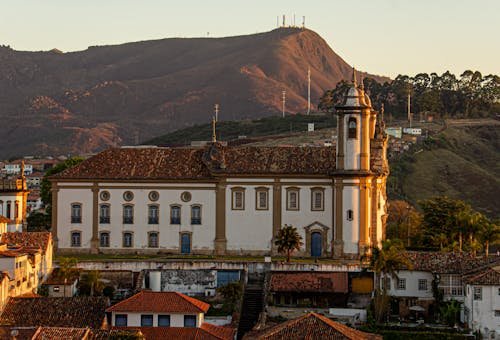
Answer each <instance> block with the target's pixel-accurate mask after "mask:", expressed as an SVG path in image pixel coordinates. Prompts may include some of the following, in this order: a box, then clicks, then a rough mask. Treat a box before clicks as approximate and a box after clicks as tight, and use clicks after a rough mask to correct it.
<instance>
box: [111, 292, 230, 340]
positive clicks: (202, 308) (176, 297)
mask: <svg viewBox="0 0 500 340" xmlns="http://www.w3.org/2000/svg"><path fill="white" fill-rule="evenodd" d="M209 308H210V305H209V304H207V303H205V302H203V301H200V300H197V299H194V298H192V297H189V296H187V295H184V294H181V293H176V292H152V291H147V290H144V291H141V292H139V293H137V294H135V295H134V296H131V297H129V298H128V299H126V300H123V301H121V302H118V303H117V304H116V305H114V306H111V307H109V308H108V309H107V310H106V313H107V315H108V320H109V324H110V325H111V326H112V327H114V328H116V329H140V331H141V333H143V334H144V335H145V336H146V339H148V338H151V339H177V338H182V339H233V338H234V335H235V331H234V330H233V329H230V328H226V327H220V326H215V325H210V324H207V323H205V322H203V321H204V315H205V313H206V312H207V311H208V309H209ZM207 334H208V335H207Z"/></svg>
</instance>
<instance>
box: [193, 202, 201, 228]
mask: <svg viewBox="0 0 500 340" xmlns="http://www.w3.org/2000/svg"><path fill="white" fill-rule="evenodd" d="M191 224H201V206H199V205H193V206H192V207H191Z"/></svg>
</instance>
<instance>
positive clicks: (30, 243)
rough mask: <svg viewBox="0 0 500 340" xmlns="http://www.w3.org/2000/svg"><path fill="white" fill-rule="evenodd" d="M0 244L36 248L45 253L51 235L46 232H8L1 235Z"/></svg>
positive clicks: (50, 241) (50, 242) (50, 240)
mask: <svg viewBox="0 0 500 340" xmlns="http://www.w3.org/2000/svg"><path fill="white" fill-rule="evenodd" d="M1 242H2V243H7V244H9V245H14V244H17V245H21V246H23V247H37V248H41V249H42V251H43V253H46V252H47V248H48V247H49V245H50V244H52V234H51V233H50V232H48V231H33V232H22V233H20V232H9V233H4V234H3V235H2V238H1Z"/></svg>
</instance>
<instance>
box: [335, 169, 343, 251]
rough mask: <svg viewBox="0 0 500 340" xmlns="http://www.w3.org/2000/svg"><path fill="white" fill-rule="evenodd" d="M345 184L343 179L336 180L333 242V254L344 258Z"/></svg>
mask: <svg viewBox="0 0 500 340" xmlns="http://www.w3.org/2000/svg"><path fill="white" fill-rule="evenodd" d="M343 191H344V184H343V183H342V180H341V179H336V180H335V198H334V201H335V203H334V204H335V209H334V219H335V222H334V229H335V231H334V233H335V235H334V236H335V239H334V241H333V242H332V247H333V249H332V254H333V257H334V258H342V257H343V256H344V240H343V231H342V228H343V217H342V215H343V214H342V210H343V206H342V196H343Z"/></svg>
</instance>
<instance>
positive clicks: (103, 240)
mask: <svg viewBox="0 0 500 340" xmlns="http://www.w3.org/2000/svg"><path fill="white" fill-rule="evenodd" d="M99 245H100V246H101V247H103V248H106V247H109V233H108V232H107V231H106V232H102V233H101V234H100V235H99Z"/></svg>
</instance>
